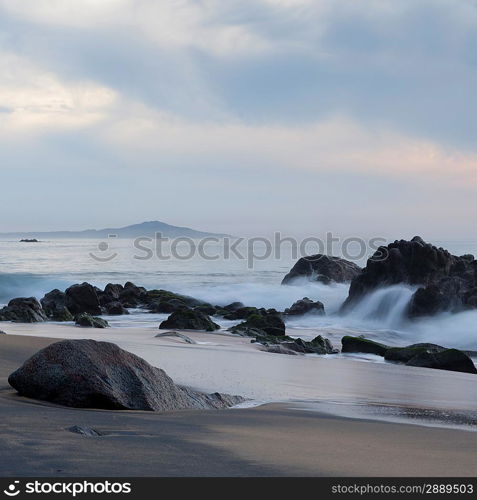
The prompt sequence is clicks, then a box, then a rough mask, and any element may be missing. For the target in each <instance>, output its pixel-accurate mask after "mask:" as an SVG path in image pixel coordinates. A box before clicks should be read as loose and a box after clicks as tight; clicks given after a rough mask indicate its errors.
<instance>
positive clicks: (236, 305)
mask: <svg viewBox="0 0 477 500" xmlns="http://www.w3.org/2000/svg"><path fill="white" fill-rule="evenodd" d="M244 307H245V306H244V304H242V302H232V303H231V304H227V305H226V306H224V307H222V309H225V310H226V311H236V310H237V309H242V308H244Z"/></svg>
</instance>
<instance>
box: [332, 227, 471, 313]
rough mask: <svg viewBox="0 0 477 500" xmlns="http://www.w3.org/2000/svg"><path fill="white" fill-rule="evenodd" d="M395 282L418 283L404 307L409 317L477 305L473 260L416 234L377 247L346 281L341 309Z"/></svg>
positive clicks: (350, 306)
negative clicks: (355, 273)
mask: <svg viewBox="0 0 477 500" xmlns="http://www.w3.org/2000/svg"><path fill="white" fill-rule="evenodd" d="M395 284H407V285H415V286H419V289H418V290H417V291H416V293H415V294H414V296H413V297H412V299H411V302H410V304H409V309H408V315H409V316H410V317H417V316H424V315H432V314H435V313H437V312H440V311H453V312H455V311H460V310H463V309H467V308H474V307H477V261H476V260H475V259H474V257H473V256H472V255H464V256H461V257H457V256H455V255H452V254H450V253H449V252H448V251H447V250H444V249H443V248H437V247H435V246H433V245H431V244H430V243H426V242H425V241H423V239H422V238H420V237H419V236H415V237H414V238H413V239H412V240H411V241H405V240H400V241H395V242H394V243H391V244H389V245H388V246H386V247H384V246H383V247H380V248H379V249H378V250H377V251H376V253H375V254H374V255H373V256H372V257H371V258H370V259H369V260H368V262H367V265H366V267H365V268H364V269H363V272H362V273H360V274H359V275H358V276H356V277H355V278H354V279H353V281H352V282H351V285H350V290H349V295H348V298H347V299H346V301H345V303H344V304H343V308H342V310H343V311H346V310H349V309H351V308H352V307H353V306H354V304H356V303H357V302H358V301H359V300H361V299H362V298H363V297H364V296H365V295H367V294H368V293H370V292H372V291H374V290H376V289H377V288H380V287H383V286H389V285H395Z"/></svg>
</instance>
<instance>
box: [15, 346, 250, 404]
mask: <svg viewBox="0 0 477 500" xmlns="http://www.w3.org/2000/svg"><path fill="white" fill-rule="evenodd" d="M8 382H9V384H10V385H11V386H12V387H13V388H14V389H16V390H17V391H18V393H19V394H20V395H22V396H26V397H30V398H34V399H39V400H43V401H50V402H52V403H56V404H60V405H64V406H70V407H75V408H103V409H110V410H149V411H170V410H181V409H210V408H226V407H229V406H233V405H235V404H238V403H240V402H242V401H243V398H241V397H239V396H229V395H226V394H219V393H214V394H203V393H200V392H196V391H192V390H191V389H188V388H185V387H180V386H177V385H176V384H174V382H173V381H172V379H171V378H170V377H168V376H167V374H166V373H165V372H164V371H163V370H161V369H159V368H155V367H153V366H151V365H150V364H149V363H147V362H146V361H144V360H143V359H142V358H140V357H138V356H136V355H134V354H132V353H130V352H127V351H124V350H123V349H120V348H119V347H118V346H117V345H115V344H111V343H109V342H96V341H94V340H63V341H61V342H56V343H54V344H51V345H49V346H48V347H46V348H44V349H42V350H41V351H39V352H37V353H36V354H34V355H33V356H32V357H31V358H30V359H28V360H27V361H26V362H25V363H24V364H23V366H22V367H20V368H19V369H18V370H16V371H15V372H14V373H12V374H11V375H10V377H9V378H8Z"/></svg>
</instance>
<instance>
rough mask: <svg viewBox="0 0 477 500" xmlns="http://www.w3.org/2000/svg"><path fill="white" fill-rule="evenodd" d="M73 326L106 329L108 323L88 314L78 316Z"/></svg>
mask: <svg viewBox="0 0 477 500" xmlns="http://www.w3.org/2000/svg"><path fill="white" fill-rule="evenodd" d="M75 324H76V325H77V326H82V327H85V328H108V327H109V324H108V322H107V321H106V320H105V319H103V318H98V317H96V316H91V314H88V313H81V314H78V315H77V316H76V318H75Z"/></svg>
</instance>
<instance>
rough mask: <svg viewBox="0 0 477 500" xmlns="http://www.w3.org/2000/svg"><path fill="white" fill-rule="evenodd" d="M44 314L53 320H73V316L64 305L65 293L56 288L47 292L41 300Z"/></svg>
mask: <svg viewBox="0 0 477 500" xmlns="http://www.w3.org/2000/svg"><path fill="white" fill-rule="evenodd" d="M40 302H41V305H42V307H43V310H44V311H45V314H46V315H47V316H48V318H49V319H52V320H53V321H73V320H74V317H73V315H72V314H71V312H70V311H69V309H68V308H67V307H66V294H65V293H64V292H62V291H60V290H58V289H57V288H55V289H54V290H52V291H51V292H48V293H47V294H46V295H45V296H44V297H43V298H42V299H41V300H40Z"/></svg>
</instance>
